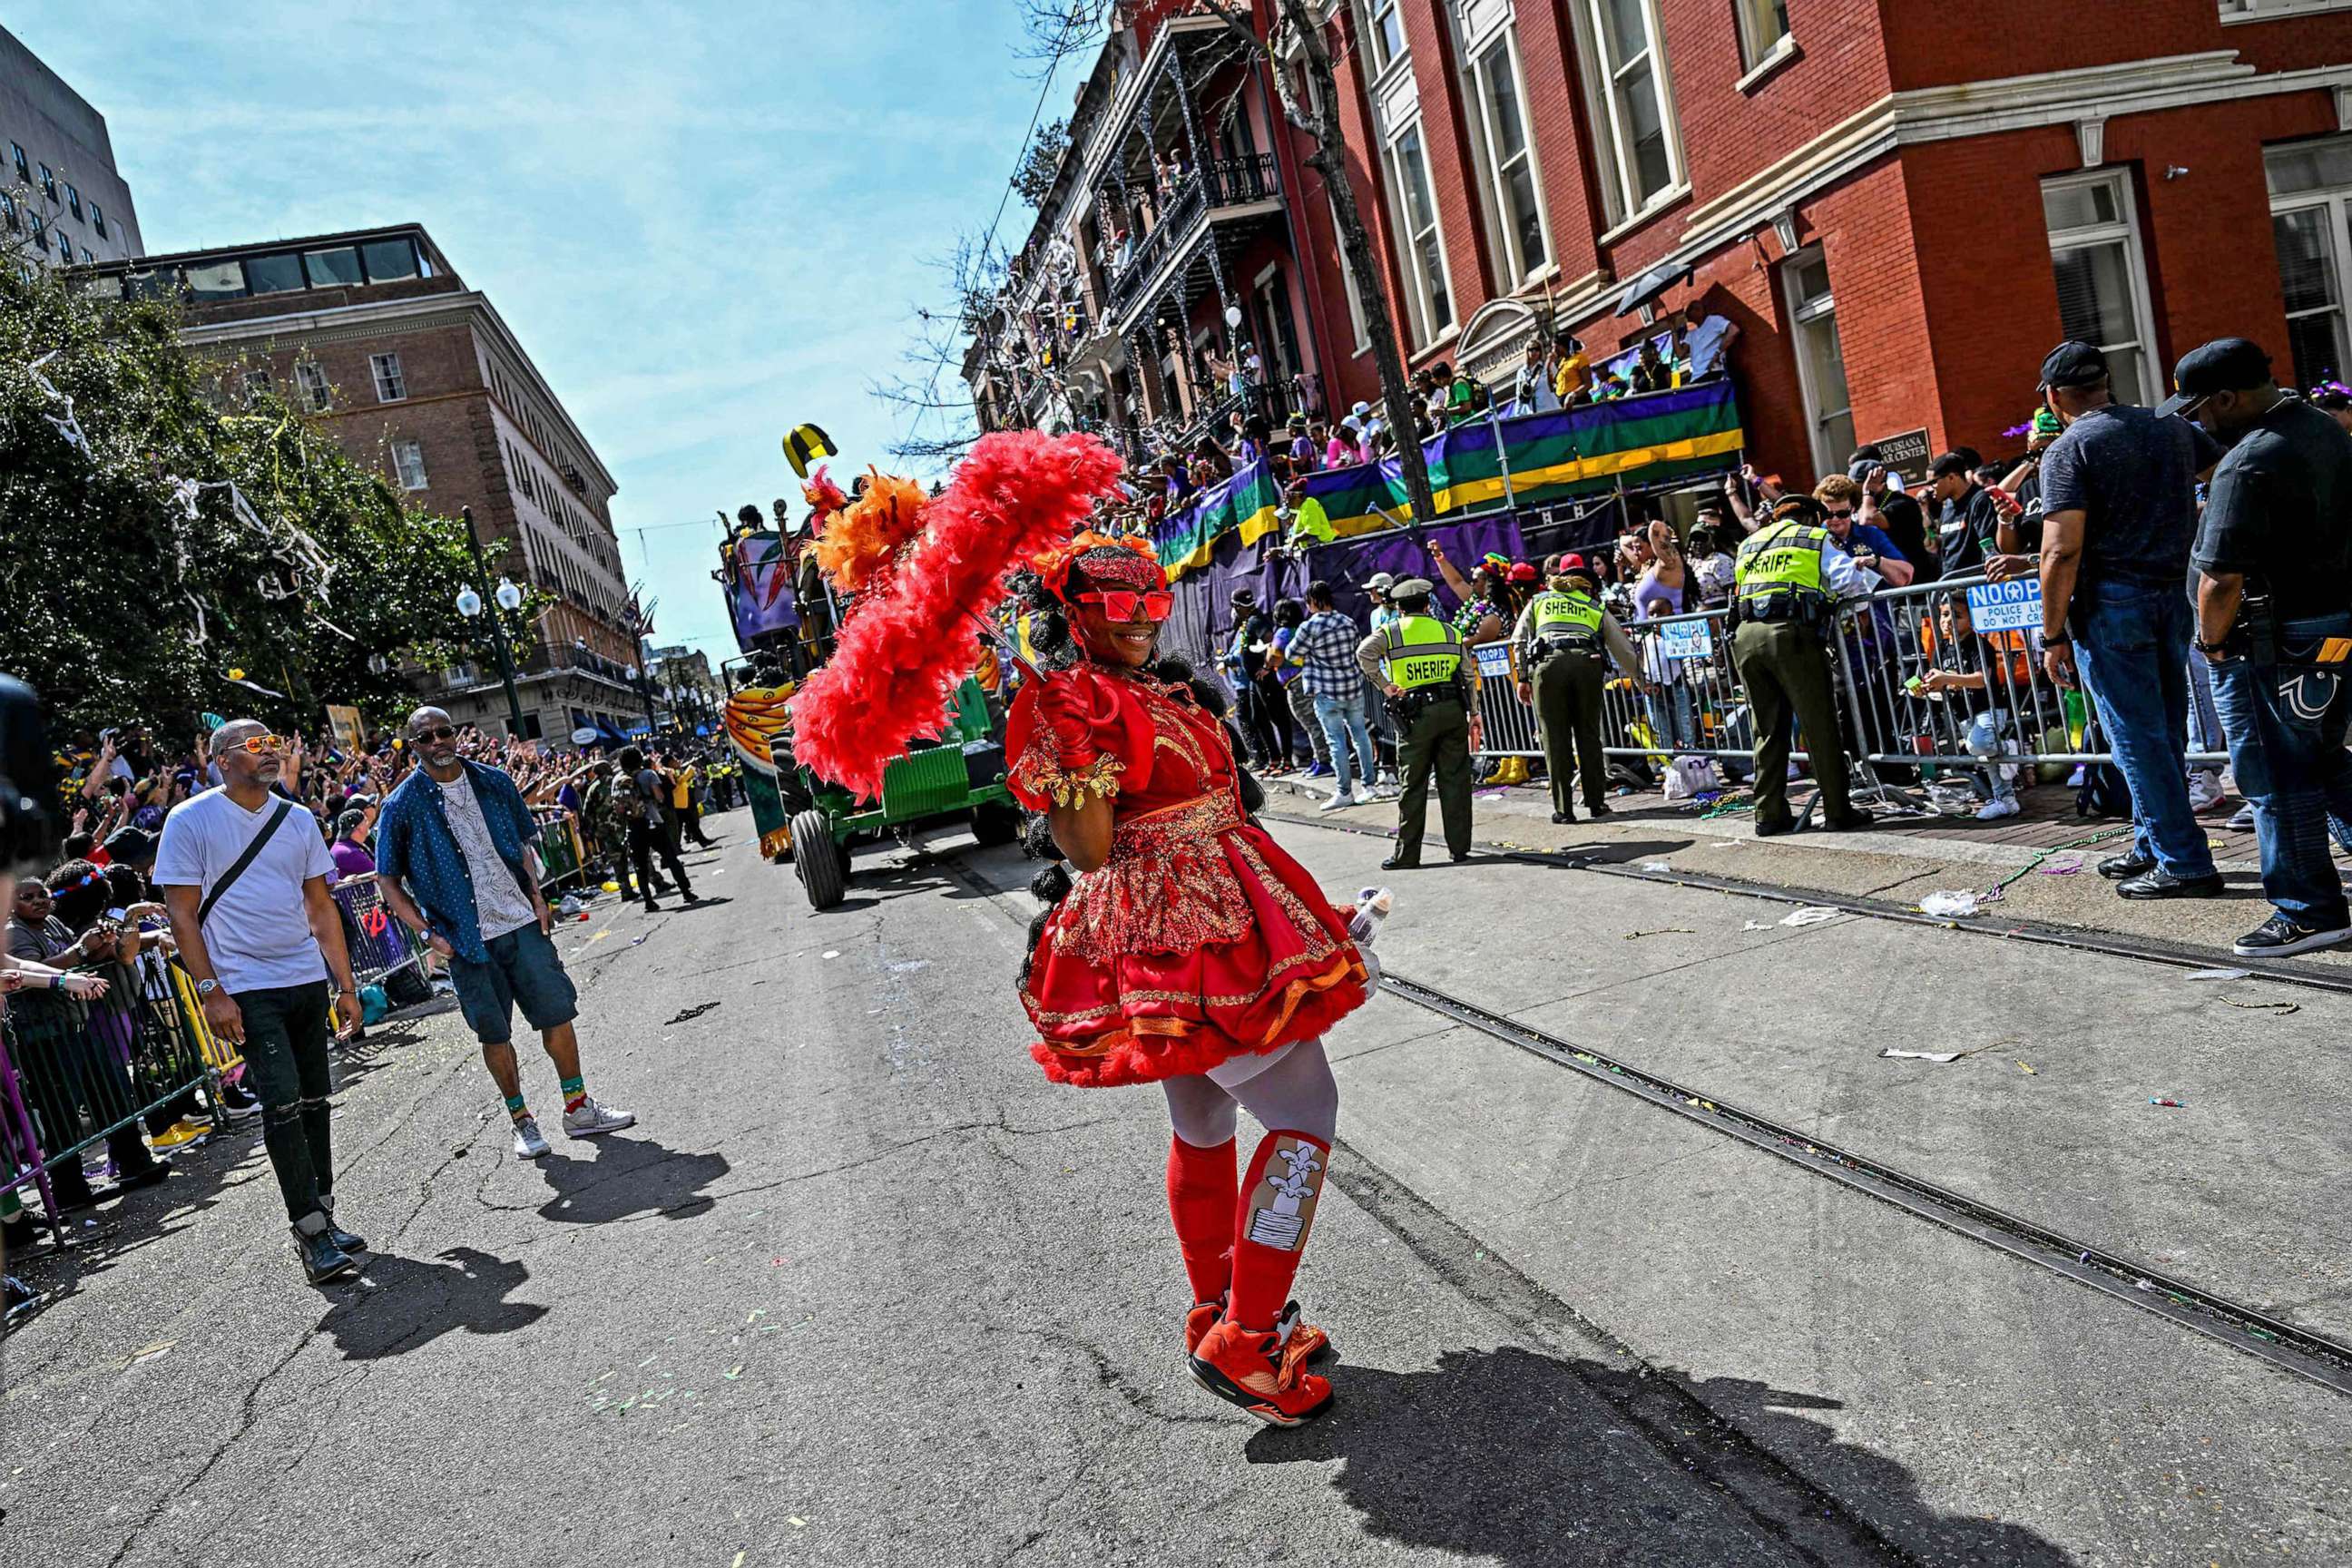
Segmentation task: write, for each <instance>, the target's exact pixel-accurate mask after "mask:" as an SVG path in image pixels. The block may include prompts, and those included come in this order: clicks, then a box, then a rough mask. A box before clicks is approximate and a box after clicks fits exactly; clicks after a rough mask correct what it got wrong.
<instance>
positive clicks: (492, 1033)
mask: <svg viewBox="0 0 2352 1568" xmlns="http://www.w3.org/2000/svg"><path fill="white" fill-rule="evenodd" d="M486 945H487V946H488V949H489V961H488V963H474V962H473V961H472V960H470V959H467V958H452V959H451V960H450V961H449V981H450V984H454V985H455V986H457V1008H458V1011H459V1012H461V1013H463V1014H464V1015H465V1016H466V1026H467V1027H468V1028H470V1029H472V1030H473V1031H474V1037H475V1038H476V1039H478V1040H479V1041H481V1042H482V1044H484V1045H486V1046H496V1045H503V1044H504V1043H505V1042H506V1041H507V1040H508V1039H509V1038H510V1037H512V1035H513V1034H514V1009H515V1005H516V1004H517V1003H520V1004H521V1005H522V1016H523V1019H524V1021H525V1022H526V1023H528V1024H530V1026H531V1027H532V1028H534V1029H552V1028H554V1027H555V1026H557V1025H559V1024H568V1023H570V1022H572V1019H573V1018H574V1017H576V1016H579V1012H580V994H579V992H577V991H576V990H574V989H573V988H572V976H570V975H569V974H566V973H563V961H562V959H560V958H558V957H557V956H556V955H555V944H554V943H553V942H550V941H548V940H547V933H546V932H544V931H541V930H540V929H539V926H538V925H537V923H536V922H534V923H532V924H530V925H526V926H520V927H517V928H516V929H515V930H513V931H508V932H507V933H506V934H505V935H503V936H495V937H492V938H491V939H490V940H489V942H488V943H487V944H486Z"/></svg>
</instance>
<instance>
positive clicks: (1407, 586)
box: [1389, 577, 1436, 599]
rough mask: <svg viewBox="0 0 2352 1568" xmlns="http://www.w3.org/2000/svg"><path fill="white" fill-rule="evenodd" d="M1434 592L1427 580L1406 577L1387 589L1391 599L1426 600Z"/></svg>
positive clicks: (1424, 578)
mask: <svg viewBox="0 0 2352 1568" xmlns="http://www.w3.org/2000/svg"><path fill="white" fill-rule="evenodd" d="M1435 592H1436V590H1435V589H1434V588H1433V587H1432V586H1430V582H1429V579H1428V578H1426V577H1406V578H1403V579H1402V580H1401V581H1399V582H1398V583H1396V584H1394V585H1393V586H1391V588H1390V589H1389V596H1390V597H1391V598H1392V599H1426V598H1428V597H1429V595H1432V594H1433V593H1435Z"/></svg>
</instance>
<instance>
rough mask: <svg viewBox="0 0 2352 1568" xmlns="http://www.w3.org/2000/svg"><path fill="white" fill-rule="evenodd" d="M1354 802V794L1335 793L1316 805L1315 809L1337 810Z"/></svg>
mask: <svg viewBox="0 0 2352 1568" xmlns="http://www.w3.org/2000/svg"><path fill="white" fill-rule="evenodd" d="M1355 804H1356V797H1355V796H1354V795H1337V794H1335V795H1332V796H1331V798H1330V799H1329V800H1327V801H1325V802H1324V803H1323V804H1322V805H1318V806H1317V807H1316V808H1315V809H1316V810H1318V811H1339V810H1341V809H1343V808H1345V807H1347V806H1350V805H1355Z"/></svg>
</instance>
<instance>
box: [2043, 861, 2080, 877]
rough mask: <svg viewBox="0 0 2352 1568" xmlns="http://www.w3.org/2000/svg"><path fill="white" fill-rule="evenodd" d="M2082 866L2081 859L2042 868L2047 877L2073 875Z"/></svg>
mask: <svg viewBox="0 0 2352 1568" xmlns="http://www.w3.org/2000/svg"><path fill="white" fill-rule="evenodd" d="M2082 868H2083V863H2082V862H2081V861H2080V860H2069V861H2066V862H2065V863H2064V864H2063V865H2057V866H2044V867H2042V875H2043V876H2045V877H2071V876H2073V875H2074V873H2075V872H2077V871H2079V870H2081V869H2082Z"/></svg>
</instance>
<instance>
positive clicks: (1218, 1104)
mask: <svg viewBox="0 0 2352 1568" xmlns="http://www.w3.org/2000/svg"><path fill="white" fill-rule="evenodd" d="M1251 1061H1252V1058H1246V1057H1239V1058H1234V1060H1233V1061H1232V1062H1228V1063H1226V1064H1225V1067H1226V1068H1234V1067H1238V1066H1241V1065H1243V1064H1244V1063H1250V1062H1251ZM1219 1076H1220V1077H1224V1078H1226V1079H1228V1084H1229V1086H1228V1085H1221V1084H1219V1083H1218V1082H1217V1081H1216V1080H1215V1079H1212V1078H1210V1077H1209V1076H1208V1075H1207V1074H1196V1075H1194V1076H1192V1077H1189V1078H1171V1079H1161V1080H1160V1088H1161V1089H1164V1090H1165V1091H1166V1092H1167V1095H1168V1120H1169V1121H1170V1122H1171V1124H1172V1125H1173V1127H1174V1128H1175V1131H1176V1136H1177V1137H1179V1138H1181V1139H1182V1140H1183V1141H1184V1142H1187V1143H1190V1144H1192V1146H1193V1147H1194V1148H1196V1149H1213V1148H1215V1147H1216V1146H1217V1145H1218V1144H1220V1143H1223V1142H1226V1141H1227V1140H1228V1139H1230V1138H1232V1137H1233V1135H1234V1129H1235V1128H1236V1127H1237V1126H1238V1125H1239V1122H1240V1113H1241V1111H1242V1110H1244V1109H1247V1110H1248V1111H1249V1113H1250V1114H1251V1115H1252V1116H1254V1117H1255V1118H1257V1121H1258V1125H1260V1126H1261V1127H1264V1128H1265V1129H1266V1130H1267V1131H1284V1132H1303V1133H1305V1134H1307V1136H1308V1137H1310V1138H1314V1139H1317V1140H1318V1141H1319V1142H1323V1143H1326V1144H1328V1143H1329V1142H1331V1138H1332V1135H1333V1134H1334V1133H1336V1132H1337V1131H1339V1083H1338V1081H1337V1080H1336V1079H1333V1078H1332V1076H1331V1064H1330V1062H1329V1061H1328V1059H1326V1058H1325V1057H1324V1055H1323V1042H1322V1041H1321V1040H1319V1039H1316V1040H1302V1041H1300V1042H1299V1043H1298V1044H1297V1045H1294V1046H1286V1047H1283V1048H1282V1049H1281V1050H1280V1051H1277V1052H1276V1053H1275V1054H1274V1058H1273V1060H1272V1062H1271V1063H1270V1064H1269V1065H1268V1066H1266V1067H1265V1068H1264V1069H1263V1070H1261V1071H1258V1072H1255V1073H1253V1074H1251V1075H1249V1076H1248V1077H1246V1078H1240V1079H1239V1080H1238V1081H1233V1079H1234V1078H1235V1077H1236V1076H1237V1075H1234V1074H1229V1073H1227V1072H1225V1071H1224V1070H1223V1068H1220V1069H1219Z"/></svg>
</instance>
